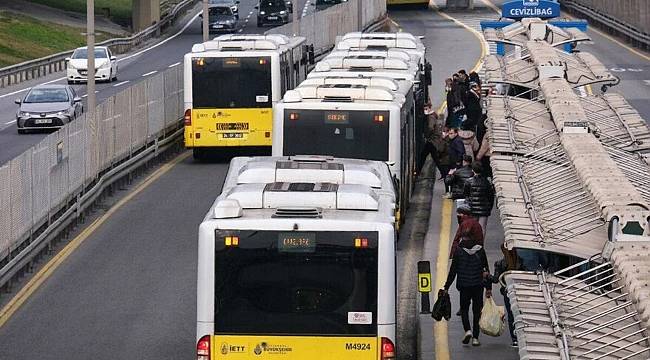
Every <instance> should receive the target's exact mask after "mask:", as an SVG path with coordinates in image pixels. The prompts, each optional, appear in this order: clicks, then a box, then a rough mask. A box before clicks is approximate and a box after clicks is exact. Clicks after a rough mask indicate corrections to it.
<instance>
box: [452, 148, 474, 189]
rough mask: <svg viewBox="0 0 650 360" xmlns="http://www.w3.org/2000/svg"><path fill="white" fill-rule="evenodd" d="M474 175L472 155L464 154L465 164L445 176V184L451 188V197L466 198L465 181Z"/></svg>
mask: <svg viewBox="0 0 650 360" xmlns="http://www.w3.org/2000/svg"><path fill="white" fill-rule="evenodd" d="M473 176H474V172H473V171H472V157H471V156H469V155H467V154H466V155H465V156H463V166H462V167H460V168H459V169H457V170H456V171H454V173H453V174H451V175H447V176H446V177H445V184H446V185H447V186H448V187H449V188H450V189H451V196H450V198H451V199H464V198H465V182H466V181H467V180H469V179H471V178H472V177H473Z"/></svg>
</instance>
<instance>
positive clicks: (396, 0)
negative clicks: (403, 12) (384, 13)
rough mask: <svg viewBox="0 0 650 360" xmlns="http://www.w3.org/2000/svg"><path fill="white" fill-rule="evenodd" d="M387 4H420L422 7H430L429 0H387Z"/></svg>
mask: <svg viewBox="0 0 650 360" xmlns="http://www.w3.org/2000/svg"><path fill="white" fill-rule="evenodd" d="M386 5H388V6H391V5H420V6H422V7H428V6H429V0H386Z"/></svg>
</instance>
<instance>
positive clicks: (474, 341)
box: [472, 338, 481, 346]
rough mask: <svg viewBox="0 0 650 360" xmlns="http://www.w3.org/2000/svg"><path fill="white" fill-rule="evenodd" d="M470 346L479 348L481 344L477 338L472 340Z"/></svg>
mask: <svg viewBox="0 0 650 360" xmlns="http://www.w3.org/2000/svg"><path fill="white" fill-rule="evenodd" d="M472 346H481V342H480V341H478V339H477V338H473V339H472Z"/></svg>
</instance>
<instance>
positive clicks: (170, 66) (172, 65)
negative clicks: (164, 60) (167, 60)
mask: <svg viewBox="0 0 650 360" xmlns="http://www.w3.org/2000/svg"><path fill="white" fill-rule="evenodd" d="M180 64H181V62H180V61H179V62H177V63H173V64H171V65H169V66H168V68H173V67H174V66H178V65H180Z"/></svg>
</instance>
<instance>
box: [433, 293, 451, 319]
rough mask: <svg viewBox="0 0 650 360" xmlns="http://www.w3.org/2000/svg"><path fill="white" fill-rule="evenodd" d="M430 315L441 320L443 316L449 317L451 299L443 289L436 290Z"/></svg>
mask: <svg viewBox="0 0 650 360" xmlns="http://www.w3.org/2000/svg"><path fill="white" fill-rule="evenodd" d="M431 317H432V318H433V319H434V320H436V321H441V320H442V319H443V318H444V319H445V320H449V319H450V318H451V299H449V293H448V292H446V291H444V290H443V289H440V290H438V299H437V300H436V302H435V304H433V311H431Z"/></svg>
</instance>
